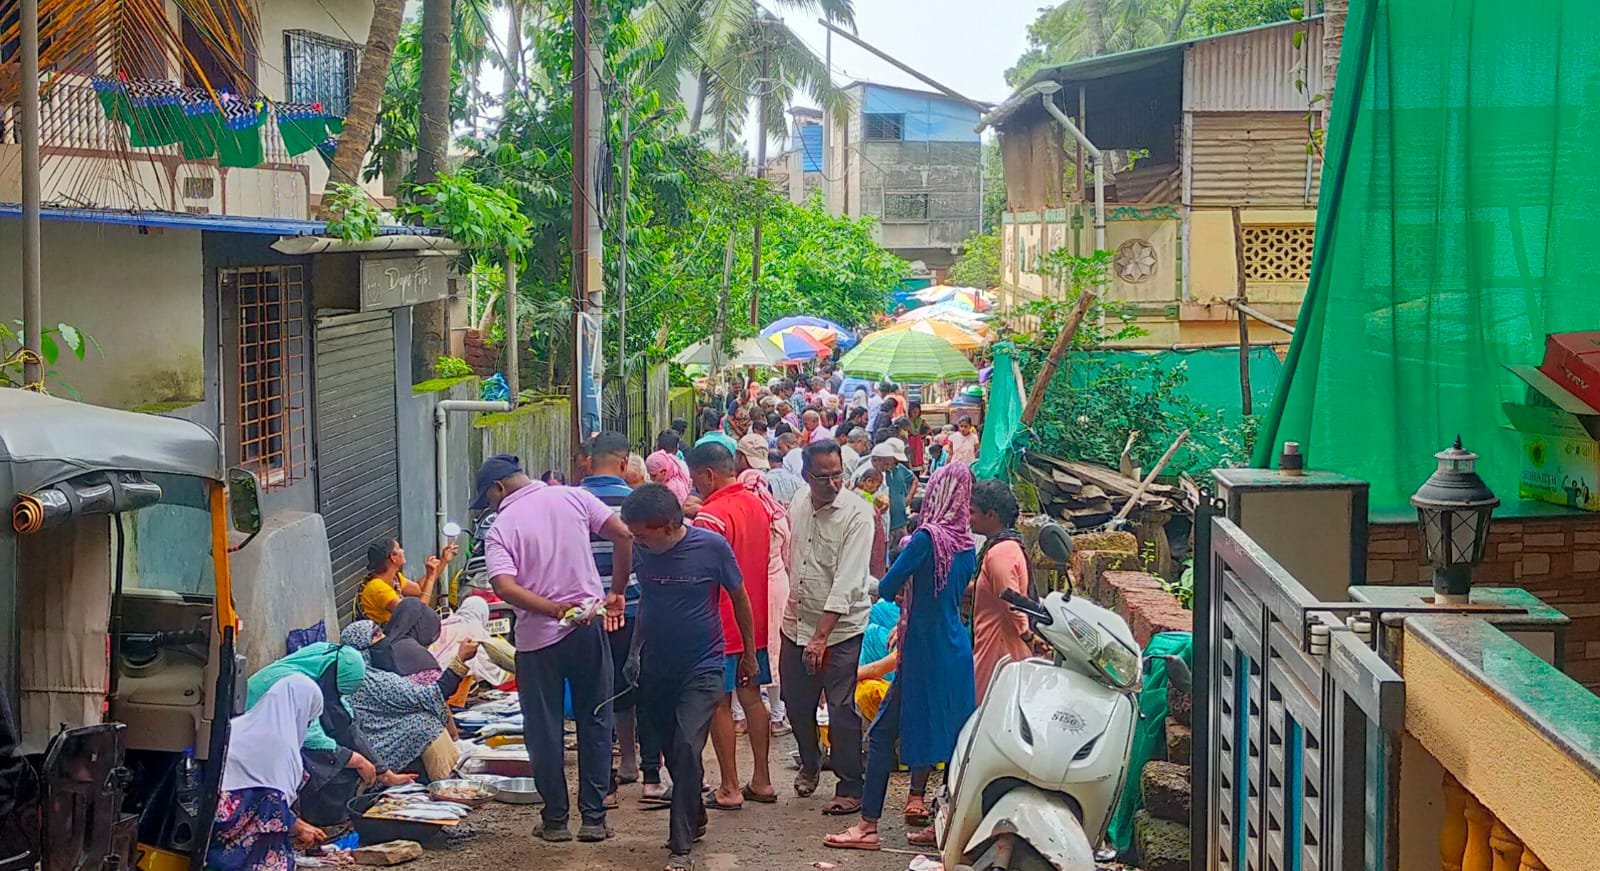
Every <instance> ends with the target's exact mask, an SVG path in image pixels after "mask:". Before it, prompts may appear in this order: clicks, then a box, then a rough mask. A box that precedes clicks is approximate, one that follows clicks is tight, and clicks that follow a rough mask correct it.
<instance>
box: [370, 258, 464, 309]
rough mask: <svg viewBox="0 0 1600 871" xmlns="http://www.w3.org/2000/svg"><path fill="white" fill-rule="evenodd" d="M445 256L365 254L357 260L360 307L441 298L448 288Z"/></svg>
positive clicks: (378, 306)
mask: <svg viewBox="0 0 1600 871" xmlns="http://www.w3.org/2000/svg"><path fill="white" fill-rule="evenodd" d="M447 266H448V264H447V262H446V258H444V257H437V256H410V257H366V258H362V260H361V310H362V311H364V312H369V311H379V310H381V309H390V308H401V307H402V306H409V305H417V304H418V303H424V302H433V301H435V300H441V299H444V298H445V295H446V294H447V293H448V291H449V275H448V268H447Z"/></svg>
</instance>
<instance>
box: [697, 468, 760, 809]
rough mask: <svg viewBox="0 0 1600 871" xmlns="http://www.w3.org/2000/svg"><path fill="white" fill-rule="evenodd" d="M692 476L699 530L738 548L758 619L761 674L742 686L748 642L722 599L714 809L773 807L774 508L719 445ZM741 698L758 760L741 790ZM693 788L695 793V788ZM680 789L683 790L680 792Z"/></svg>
mask: <svg viewBox="0 0 1600 871" xmlns="http://www.w3.org/2000/svg"><path fill="white" fill-rule="evenodd" d="M689 476H690V478H691V479H692V480H693V481H694V486H695V489H696V490H697V491H699V493H700V495H701V497H702V498H703V499H704V501H703V502H702V503H701V505H700V513H699V514H697V515H695V518H694V525H695V526H698V527H700V528H702V529H707V530H710V531H712V532H715V533H717V534H718V535H720V536H722V537H723V538H725V539H727V541H728V545H729V547H731V548H733V556H734V560H735V561H736V562H737V563H738V564H739V573H740V574H741V575H743V576H744V588H745V590H746V592H747V593H748V594H749V596H750V604H751V608H752V610H753V611H754V612H755V641H754V644H755V645H756V663H757V667H758V669H759V671H760V673H759V674H758V675H757V677H756V679H755V680H752V681H750V682H749V683H747V684H745V685H740V684H739V682H738V674H737V667H738V662H739V657H740V656H741V655H743V654H744V652H745V649H744V639H743V638H742V637H740V635H739V629H738V626H737V624H736V623H735V621H734V615H733V602H732V600H731V599H729V598H728V596H727V594H726V593H723V594H721V595H722V602H721V607H722V637H723V643H724V647H725V652H726V654H727V668H726V672H725V676H726V679H725V681H724V689H725V690H726V692H725V693H724V694H723V696H722V698H721V700H720V701H719V702H718V703H717V710H716V713H715V714H713V715H712V719H711V746H712V749H713V750H715V751H716V754H717V769H718V770H719V771H720V772H721V774H722V782H721V784H720V785H718V787H717V790H716V793H715V794H714V795H713V796H712V798H711V800H710V801H709V802H707V804H706V806H707V807H710V808H712V809H716V810H729V809H733V808H738V807H742V806H743V805H744V802H745V800H747V799H748V800H750V801H754V802H760V803H762V804H771V803H773V802H775V801H777V795H778V794H777V791H776V790H775V789H773V787H772V771H771V767H770V765H769V760H768V753H769V751H770V749H771V743H772V724H771V722H770V720H769V719H768V712H767V707H766V705H765V704H764V703H763V702H762V701H761V687H762V686H764V685H766V684H769V683H772V668H771V665H770V664H769V662H768V660H767V651H766V643H767V634H768V633H767V621H768V619H769V614H768V610H767V572H768V569H769V567H770V566H769V559H770V558H771V554H772V533H771V529H770V528H769V524H770V519H769V517H768V514H767V509H766V507H765V506H764V505H763V504H762V502H761V499H760V497H758V496H756V494H754V493H752V492H750V491H749V490H748V489H746V488H745V486H744V485H743V484H741V483H739V479H738V473H737V467H736V465H735V463H734V459H733V453H732V452H731V451H729V450H728V449H727V448H726V447H723V446H722V445H720V444H718V443H716V442H705V443H702V444H699V445H696V446H695V448H694V450H692V451H690V452H689ZM734 693H737V694H738V696H739V706H740V707H741V708H742V709H743V710H744V713H745V722H746V723H747V724H748V728H749V734H750V750H751V752H752V754H753V755H754V756H755V765H754V771H752V773H751V776H750V782H749V783H748V784H741V783H740V782H739V766H738V757H737V745H736V742H737V736H736V734H735V731H734V723H733V694H734ZM689 786H692V785H689ZM679 788H683V786H682V785H680V787H679Z"/></svg>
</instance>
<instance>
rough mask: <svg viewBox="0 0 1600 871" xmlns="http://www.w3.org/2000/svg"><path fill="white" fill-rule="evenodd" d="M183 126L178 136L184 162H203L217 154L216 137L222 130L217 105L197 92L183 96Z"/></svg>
mask: <svg viewBox="0 0 1600 871" xmlns="http://www.w3.org/2000/svg"><path fill="white" fill-rule="evenodd" d="M183 118H184V122H185V123H184V125H183V129H182V131H181V133H180V136H179V144H181V145H182V146H183V159H184V160H205V159H206V158H208V157H211V156H212V155H214V154H216V153H217V135H218V133H219V132H220V131H221V128H222V115H221V113H219V112H218V111H217V104H216V103H213V102H212V101H211V99H210V98H209V97H207V96H206V95H204V94H201V93H199V92H197V91H188V92H186V93H184V95H183Z"/></svg>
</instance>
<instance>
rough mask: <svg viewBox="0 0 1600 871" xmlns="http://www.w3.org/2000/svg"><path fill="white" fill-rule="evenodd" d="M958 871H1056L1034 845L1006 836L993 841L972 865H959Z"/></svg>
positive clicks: (1010, 835) (1009, 835)
mask: <svg viewBox="0 0 1600 871" xmlns="http://www.w3.org/2000/svg"><path fill="white" fill-rule="evenodd" d="M956 871H1055V866H1053V865H1051V864H1050V860H1049V859H1046V858H1045V857H1044V856H1043V855H1042V854H1041V853H1040V852H1039V851H1038V850H1035V849H1034V848H1033V845H1032V844H1029V843H1028V842H1027V841H1024V840H1023V839H1021V838H1019V837H1017V836H1016V835H1015V834H1005V835H1001V836H1000V837H998V838H995V839H994V840H993V841H991V842H990V843H989V846H988V848H987V849H985V850H984V851H983V853H982V854H980V855H979V856H978V858H977V859H976V860H975V861H974V862H973V863H972V864H971V865H957V866H956Z"/></svg>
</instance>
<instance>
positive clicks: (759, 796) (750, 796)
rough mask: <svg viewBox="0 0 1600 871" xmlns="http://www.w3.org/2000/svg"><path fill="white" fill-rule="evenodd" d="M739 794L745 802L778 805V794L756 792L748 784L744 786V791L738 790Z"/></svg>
mask: <svg viewBox="0 0 1600 871" xmlns="http://www.w3.org/2000/svg"><path fill="white" fill-rule="evenodd" d="M739 794H740V795H742V796H744V800H745V801H753V802H755V803H756V804H777V803H778V794H777V793H776V792H756V790H755V787H753V786H751V785H750V784H748V783H747V784H745V785H744V789H741V790H739Z"/></svg>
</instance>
